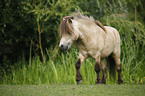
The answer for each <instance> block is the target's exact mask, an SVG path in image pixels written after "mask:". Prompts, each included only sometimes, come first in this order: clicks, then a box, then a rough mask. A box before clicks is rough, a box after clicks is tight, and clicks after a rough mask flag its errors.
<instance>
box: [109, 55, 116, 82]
mask: <svg viewBox="0 0 145 96" xmlns="http://www.w3.org/2000/svg"><path fill="white" fill-rule="evenodd" d="M107 62H108V63H107V67H108V69H109V75H110V78H111V80H115V78H116V64H115V61H114V59H113V58H112V56H111V55H110V56H108V58H107Z"/></svg>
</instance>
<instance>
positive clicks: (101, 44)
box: [59, 14, 123, 84]
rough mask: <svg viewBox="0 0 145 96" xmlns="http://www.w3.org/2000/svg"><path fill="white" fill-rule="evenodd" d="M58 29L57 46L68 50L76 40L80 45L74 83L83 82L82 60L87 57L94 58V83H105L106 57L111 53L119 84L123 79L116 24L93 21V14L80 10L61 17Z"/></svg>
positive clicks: (77, 44)
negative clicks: (79, 12)
mask: <svg viewBox="0 0 145 96" xmlns="http://www.w3.org/2000/svg"><path fill="white" fill-rule="evenodd" d="M59 32H60V36H61V40H60V44H59V47H60V49H61V50H68V49H69V48H70V47H71V45H72V44H75V45H76V46H77V48H78V49H79V58H78V60H77V62H76V64H75V67H76V77H77V78H76V81H77V84H80V83H81V82H82V76H81V73H80V70H81V64H82V62H83V61H84V60H85V59H87V58H90V57H91V58H94V59H95V62H96V64H95V72H96V73H97V80H96V83H97V84H101V83H102V84H106V64H105V59H106V58H107V57H111V58H112V59H113V61H114V63H115V65H116V68H117V71H118V84H121V83H122V82H123V80H122V77H121V64H120V35H119V33H118V31H117V30H116V29H115V28H113V27H109V26H103V25H102V24H101V23H100V22H99V21H95V20H94V18H93V17H87V16H82V15H81V14H79V15H74V16H66V17H64V18H63V20H62V22H61V24H60V26H59ZM109 60H110V59H109ZM111 62H112V60H111ZM112 63H113V62H112ZM111 67H113V66H111ZM100 68H101V69H102V73H103V75H102V79H101V77H100V74H99V73H100Z"/></svg>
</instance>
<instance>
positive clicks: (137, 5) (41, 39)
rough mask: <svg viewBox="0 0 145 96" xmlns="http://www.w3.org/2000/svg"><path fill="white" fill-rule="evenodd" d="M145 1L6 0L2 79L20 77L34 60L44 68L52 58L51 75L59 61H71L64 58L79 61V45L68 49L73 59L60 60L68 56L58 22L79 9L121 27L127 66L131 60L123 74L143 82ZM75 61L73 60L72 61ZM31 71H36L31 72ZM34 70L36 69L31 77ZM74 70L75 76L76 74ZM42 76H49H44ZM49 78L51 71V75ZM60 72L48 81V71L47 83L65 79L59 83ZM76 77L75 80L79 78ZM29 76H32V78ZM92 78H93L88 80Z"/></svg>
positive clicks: (0, 30)
mask: <svg viewBox="0 0 145 96" xmlns="http://www.w3.org/2000/svg"><path fill="white" fill-rule="evenodd" d="M144 5H145V1H144V0H1V1H0V78H1V79H0V82H1V83H4V81H5V80H8V79H9V80H10V81H11V83H12V84H13V83H14V82H12V81H13V79H14V76H16V75H14V73H16V72H21V71H22V70H23V71H25V68H26V70H27V71H28V69H29V67H30V66H29V67H26V66H27V65H31V64H33V63H34V65H35V64H36V63H37V64H38V65H42V66H43V67H42V68H45V67H46V66H48V67H49V63H51V64H52V65H53V64H54V65H53V66H52V65H50V66H52V68H54V69H49V68H48V71H46V75H47V74H49V70H54V72H56V71H55V70H56V69H57V68H55V67H58V68H61V67H60V66H58V65H57V64H59V63H58V62H61V63H62V64H63V65H64V66H63V67H65V66H66V65H65V63H67V64H68V62H70V63H75V61H76V60H77V56H78V53H76V52H77V51H78V50H75V48H72V51H71V53H70V54H72V55H70V56H71V57H69V55H68V53H67V54H65V55H66V56H68V58H67V60H68V61H67V60H64V61H61V59H62V57H61V56H63V55H62V53H60V52H59V50H58V47H57V46H58V43H59V40H60V37H59V35H58V33H59V32H58V27H59V24H60V22H61V20H62V18H63V17H64V16H67V15H69V14H72V13H73V12H77V11H79V12H81V13H83V14H84V15H87V16H93V17H94V18H95V19H96V20H100V21H101V22H102V23H103V24H104V25H108V26H112V27H115V28H116V29H117V30H118V31H119V33H120V35H121V40H122V42H121V48H122V53H121V60H122V65H123V64H126V65H125V66H123V67H124V69H123V70H124V79H125V80H126V81H129V82H132V81H135V82H139V81H141V80H142V78H144V76H145V72H144V71H143V68H145V65H143V64H144V63H145V58H144V57H145V28H144V26H145V9H144ZM74 50H75V51H74ZM73 53H74V54H75V56H74V55H73ZM73 56H74V58H73V59H72V57H73ZM38 58H39V60H38ZM65 59H66V58H65ZM71 60H73V61H72V62H71ZM35 61H36V62H35ZM37 61H39V63H38V62H37ZM32 62H33V63H32ZM64 62H65V63H64ZM88 62H89V61H88ZM88 62H85V63H88ZM41 63H42V64H41ZM37 64H36V65H37ZM55 65H56V66H55ZM70 65H71V64H70ZM54 66H55V67H54ZM67 66H68V65H67ZM36 67H38V66H36ZM63 67H62V68H63ZM73 68H74V67H73ZM125 68H127V69H125ZM30 69H31V68H30ZM36 69H37V68H36ZM15 70H16V71H15ZM58 70H61V69H58ZM62 70H63V69H62ZM72 70H74V69H72ZM84 70H85V69H84ZM84 70H83V71H84ZM88 70H89V69H88ZM23 73H24V72H23ZM28 73H29V72H28ZM30 73H33V72H31V71H30ZM34 73H36V72H34ZM62 73H63V72H62ZM50 74H52V73H50ZM54 74H55V76H56V77H57V76H58V74H56V73H54ZM89 74H90V73H89ZM131 74H132V75H131ZM139 74H140V75H139ZM17 75H18V74H17ZM19 75H21V74H19ZM33 75H34V74H31V75H30V76H28V78H30V77H31V76H33ZM36 75H37V74H36ZM67 75H68V74H67ZM69 75H70V74H69ZM72 75H73V76H75V74H72ZM24 76H27V74H25V75H24V74H23V78H24ZM37 76H38V75H37ZM37 76H36V77H37ZM125 76H126V77H125ZM38 77H39V78H44V77H45V76H44V77H43V76H42V77H41V76H38ZM50 77H52V76H51V75H50ZM56 77H54V78H53V80H52V81H53V82H49V81H50V80H49V79H48V78H49V77H47V76H46V77H45V78H44V79H45V80H46V81H45V82H49V83H57V82H58V83H61V80H59V81H60V82H59V81H58V77H57V78H56ZM18 78H20V77H18ZM62 78H63V77H62ZM89 78H91V77H89ZM21 79H22V78H21ZM47 79H48V80H49V81H47ZM54 79H55V80H54ZM34 80H35V79H34ZM72 80H73V81H74V80H75V77H73V78H72ZM18 81H19V83H18V84H23V83H24V82H25V83H26V81H25V80H24V79H23V80H21V81H22V82H20V79H17V82H18ZM28 81H29V80H28ZM30 81H33V79H32V80H30ZM36 81H37V80H36ZM38 81H39V80H38ZM62 82H65V80H64V81H63V80H62ZM86 82H87V81H86ZM92 82H93V81H90V83H89V84H91V83H92ZM7 83H8V81H7ZM25 83H24V84H25ZM29 83H30V82H29ZM41 83H43V82H41ZM69 83H70V82H69ZM14 84H15V83H14ZM16 84H17V83H16ZM30 84H33V83H30ZM34 84H38V83H34ZM72 84H73V83H72Z"/></svg>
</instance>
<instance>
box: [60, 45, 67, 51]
mask: <svg viewBox="0 0 145 96" xmlns="http://www.w3.org/2000/svg"><path fill="white" fill-rule="evenodd" d="M59 48H60V49H61V50H62V51H64V50H68V49H69V48H68V45H65V44H61V45H59Z"/></svg>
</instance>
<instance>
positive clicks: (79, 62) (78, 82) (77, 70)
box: [75, 59, 82, 84]
mask: <svg viewBox="0 0 145 96" xmlns="http://www.w3.org/2000/svg"><path fill="white" fill-rule="evenodd" d="M75 67H76V77H77V78H76V81H77V84H81V83H82V76H81V73H80V68H81V61H80V59H78V61H77V62H76V64H75Z"/></svg>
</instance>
